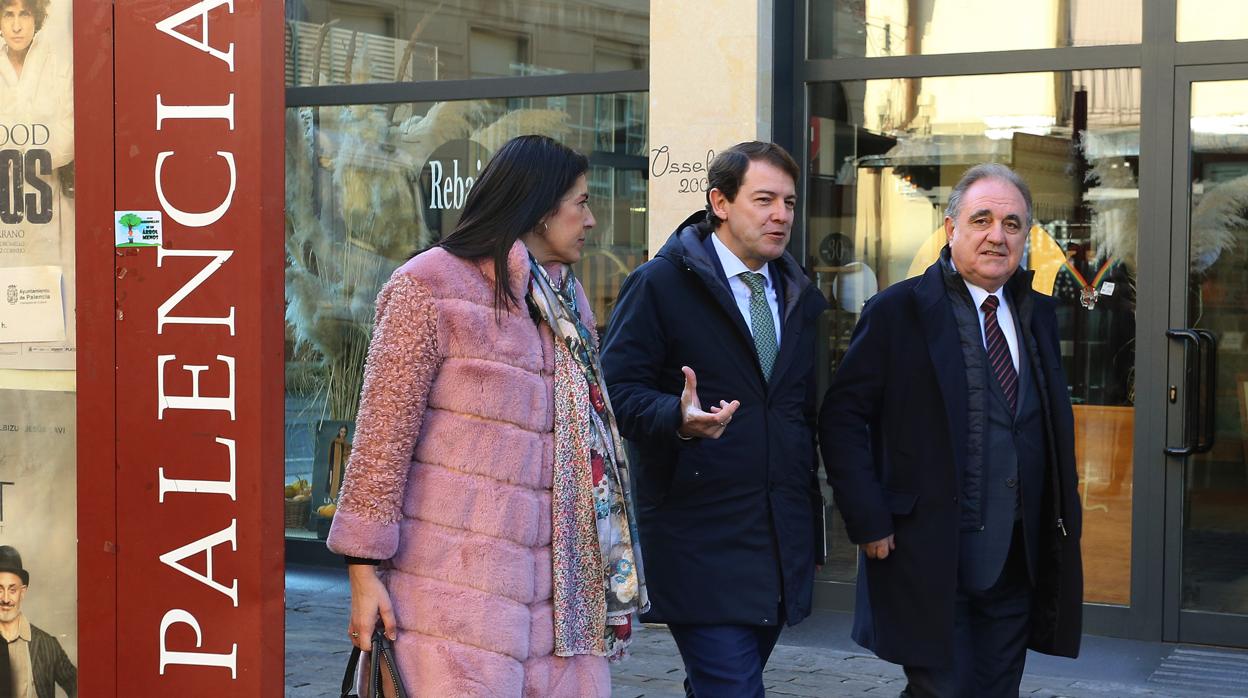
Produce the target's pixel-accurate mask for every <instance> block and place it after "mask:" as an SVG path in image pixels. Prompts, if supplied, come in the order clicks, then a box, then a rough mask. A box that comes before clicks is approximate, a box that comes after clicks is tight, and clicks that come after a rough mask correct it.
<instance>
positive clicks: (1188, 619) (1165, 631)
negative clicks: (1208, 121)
mask: <svg viewBox="0 0 1248 698" xmlns="http://www.w3.org/2000/svg"><path fill="white" fill-rule="evenodd" d="M1227 80H1248V62H1243V63H1223V64H1216V65H1193V66H1181V65H1180V66H1176V67H1175V70H1174V86H1173V95H1174V102H1173V103H1174V108H1173V112H1172V114H1173V150H1172V152H1171V154H1170V164H1171V167H1170V180H1171V181H1170V196H1169V200H1170V248H1169V250H1170V257H1169V258H1170V259H1171V260H1174V261H1175V262H1179V261H1181V262H1182V263H1171V264H1170V269H1169V272H1170V277H1169V279H1168V281H1169V287H1170V289H1171V293H1170V294H1169V299H1168V300H1169V303H1168V308H1167V310H1168V315H1169V319H1170V323H1169V327H1175V328H1180V327H1188V326H1189V322H1190V319H1189V318H1188V317H1187V313H1188V293H1187V290H1188V283H1189V267H1190V265H1189V263H1188V261H1189V255H1190V249H1191V248H1190V244H1191V229H1190V220H1191V216H1190V212H1191V201H1190V195H1191V163H1192V154H1191V126H1190V124H1191V95H1192V91H1191V86H1192V85H1193V84H1194V83H1197V82H1220V81H1227ZM1185 351H1186V349H1185V347H1184V346H1183V345H1182V344H1181V343H1179V342H1170V343H1169V346H1168V347H1167V349H1166V355H1167V371H1166V375H1168V376H1169V380H1168V386H1174V387H1175V389H1176V390H1177V393H1178V395H1179V396H1180V398H1179V399H1178V400H1177V401H1176V402H1174V403H1169V402H1168V401H1167V404H1166V407H1165V411H1166V429H1165V433H1166V437H1167V442H1168V443H1170V444H1178V443H1180V442H1181V441H1182V439H1183V430H1184V423H1183V420H1184V412H1185V410H1184V402H1185V400H1184V399H1183V397H1184V396H1186V395H1187V390H1188V389H1189V388H1192V389H1195V388H1196V386H1189V385H1187V379H1188V375H1187V371H1186V365H1185ZM1167 390H1169V388H1168V387H1167ZM1164 458H1165V468H1164V470H1165V488H1164V489H1165V507H1164V510H1165V522H1166V523H1165V535H1164V554H1163V559H1164V565H1163V583H1162V588H1163V589H1164V590H1165V593H1164V596H1163V598H1162V603H1161V606H1162V639H1164V640H1166V641H1171V642H1194V643H1200V644H1217V645H1235V646H1240V647H1244V646H1248V614H1233V613H1220V612H1213V611H1195V610H1184V609H1183V607H1182V589H1183V520H1184V518H1183V517H1184V513H1185V511H1184V509H1185V507H1184V500H1185V496H1186V478H1185V472H1186V469H1187V461H1188V457H1184V456H1164Z"/></svg>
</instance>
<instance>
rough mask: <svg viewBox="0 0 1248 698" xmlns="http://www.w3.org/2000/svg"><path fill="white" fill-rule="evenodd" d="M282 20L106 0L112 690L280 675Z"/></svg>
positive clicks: (207, 3)
mask: <svg viewBox="0 0 1248 698" xmlns="http://www.w3.org/2000/svg"><path fill="white" fill-rule="evenodd" d="M281 23H282V3H281V2H277V1H276V0H203V1H201V2H194V1H193V0H117V2H115V3H114V29H115V34H114V61H115V63H114V76H113V77H114V81H113V82H114V87H113V91H114V115H115V143H114V167H115V194H114V209H115V211H113V212H109V214H110V215H111V216H112V218H113V219H114V220H113V221H112V223H113V224H114V225H115V224H116V223H117V221H118V220H122V221H123V226H122V228H121V229H122V230H123V231H125V230H126V228H125V223H124V222H128V223H129V225H130V226H131V230H130V232H131V233H135V234H132V235H130V239H129V240H128V241H127V235H126V234H125V233H124V232H123V234H121V235H119V236H118V239H117V242H116V247H115V248H114V260H115V269H114V272H115V278H116V282H115V288H116V299H117V303H116V318H115V331H116V373H115V376H116V383H115V390H116V409H115V420H116V422H115V423H116V439H117V445H116V478H117V480H116V502H117V512H116V516H117V529H116V543H117V545H116V555H117V557H116V575H117V577H116V579H117V592H116V598H117V606H116V608H117V614H116V637H117V674H116V686H117V689H116V694H117V695H125V696H148V695H152V696H154V695H162V696H180V697H183V698H186V697H190V696H221V695H237V696H277V695H281V692H282V685H283V672H282V660H283V657H282V655H283V640H282V636H283V568H282V545H283V539H282V535H283V534H282V506H281V504H282V502H281V496H282V495H281V494H280V493H281V491H282V490H281V484H282V475H283V463H282V396H283V378H282V370H283V363H282V361H283V358H282V347H283V332H282V307H283V298H282V288H283V279H282V274H283V264H282V260H283V240H282V237H283V225H282V207H283V189H284V182H283V177H284V172H283V151H284V142H283V134H282V125H283V118H282V112H283V109H284V88H283V78H282V60H283V47H282V24H281ZM80 29H81V28H80ZM80 118H81V119H90V118H91V116H90V114H88V113H82V114H81V115H80ZM81 186H84V187H86V186H90V183H88V182H83V183H82V184H81ZM127 214H129V216H127ZM137 221H142V223H141V224H140V223H138V222H137ZM157 221H158V222H157ZM136 226H139V227H141V228H142V234H141V235H139V236H138V237H140V238H141V239H142V240H143V241H145V242H147V243H151V242H153V241H154V240H156V238H155V237H153V236H154V235H156V234H157V233H159V239H160V242H159V245H157V246H151V247H141V246H137V247H136V246H134V243H135V242H136V240H135V235H136V234H137V233H136V230H138V227H136ZM111 228H112V226H110V227H109V228H106V230H109V231H110V232H111ZM123 243H126V244H123ZM102 409H107V407H106V406H105V407H103V408H102ZM91 458H92V456H91V454H82V459H81V460H82V462H84V463H86V462H89V460H90V459H91ZM80 496H81V497H89V496H91V493H90V492H86V491H84V492H82V493H81V494H80ZM90 572H91V571H90V570H89V569H83V570H82V572H81V574H82V575H84V576H88V577H89V575H90Z"/></svg>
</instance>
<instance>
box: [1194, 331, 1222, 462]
mask: <svg viewBox="0 0 1248 698" xmlns="http://www.w3.org/2000/svg"><path fill="white" fill-rule="evenodd" d="M1195 332H1196V335H1197V336H1198V337H1200V347H1199V349H1200V354H1201V358H1200V363H1199V364H1197V367H1196V370H1197V372H1198V373H1199V371H1201V370H1202V369H1203V370H1204V372H1205V375H1204V378H1203V380H1202V381H1201V383H1200V385H1201V389H1202V390H1204V391H1205V409H1204V410H1203V411H1202V412H1201V414H1200V416H1199V419H1198V420H1197V422H1198V423H1199V424H1200V430H1199V431H1198V433H1197V436H1196V448H1195V452H1196V453H1208V452H1209V451H1211V450H1213V436H1214V431H1215V427H1216V425H1215V423H1214V419H1213V414H1214V410H1215V409H1216V404H1217V402H1216V401H1215V400H1214V391H1215V389H1216V388H1217V385H1218V383H1217V381H1218V338H1217V337H1215V336H1214V335H1213V333H1212V332H1210V331H1209V330H1195Z"/></svg>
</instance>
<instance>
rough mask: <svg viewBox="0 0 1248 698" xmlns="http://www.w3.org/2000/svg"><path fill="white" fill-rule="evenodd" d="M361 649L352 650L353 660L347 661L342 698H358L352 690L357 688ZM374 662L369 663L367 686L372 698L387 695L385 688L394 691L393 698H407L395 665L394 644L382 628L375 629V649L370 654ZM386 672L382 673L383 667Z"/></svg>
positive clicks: (380, 697)
mask: <svg viewBox="0 0 1248 698" xmlns="http://www.w3.org/2000/svg"><path fill="white" fill-rule="evenodd" d="M360 654H361V652H360V648H359V647H352V648H351V658H350V659H348V660H347V671H346V673H345V674H343V676H342V696H341V698H356V694H355V693H352V692H351V690H352V689H353V688H355V686H354V684H355V669H356V667H357V666H359V663H360ZM369 654H370V655H372V656H371V659H372V661H370V662H369V663H368V669H367V671H368V677H367V682H366V684H365V685H366V686H367V687H368V688H369V690H371V691H372V698H382V697H383V696H386V695H387V694H386V693H385V692H384V691H383V687H386V688H391V689H393V691H394V692H393V693H392V694H389V695H390V696H391V697H392V698H407V691H405V690H403V680H402V679H400V678H399V668H398V667H397V666H396V665H395V663H394V643H393V642H390V638H388V637H386V634H385V633H384V632H382V629H381V628H380V627H378V628H374V629H373V649H372V651H371V652H370V653H369ZM383 664H384V665H385V671H382V665H383Z"/></svg>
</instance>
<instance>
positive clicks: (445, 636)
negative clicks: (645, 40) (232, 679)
mask: <svg viewBox="0 0 1248 698" xmlns="http://www.w3.org/2000/svg"><path fill="white" fill-rule="evenodd" d="M587 170H588V162H587V160H586V159H585V157H584V156H582V155H580V154H578V153H576V152H574V151H572V150H570V149H568V148H567V147H565V146H563V145H561V144H559V143H557V142H555V141H554V140H551V139H549V138H545V137H542V136H521V137H519V138H515V139H513V140H511V141H509V142H508V143H506V144H505V145H504V146H503V147H502V148H501V149H500V150H499V152H498V154H497V155H495V156H494V158H493V159H492V160H491V161H490V163H489V164H488V165H487V166H486V168H485V169H484V170H483V171H482V172H481V175H480V177H479V178H478V179H477V182H476V184H475V185H474V187H473V188H472V190H471V192H470V193H469V195H468V198H467V201H466V202H465V204H464V212H463V216H462V217H461V219H460V222H459V224H458V225H457V226H456V228H455V230H454V232H452V233H451V234H450V235H449V236H447V238H446V239H445V240H443V241H442V242H441V243H440V244H439V245H438V246H436V247H434V248H432V249H430V250H429V251H427V252H424V253H422V254H419V255H417V256H415V257H413V258H412V259H411V260H410V261H408V262H407V263H406V264H404V265H403V266H402V267H400V268H399V269H398V270H397V271H395V273H394V275H393V276H392V277H391V278H390V280H389V281H388V282H387V283H386V285H385V287H383V288H382V290H381V293H380V294H379V295H378V297H377V318H376V324H375V327H374V330H373V339H372V344H371V346H370V348H369V353H368V363H367V367H366V374H365V382H364V391H363V393H362V396H361V400H360V411H359V415H358V418H357V421H356V432H355V433H356V436H355V443H354V447H353V450H352V452H351V457H350V461H349V463H348V465H347V471H346V476H345V480H344V482H343V485H342V493H341V496H340V498H339V502H338V510H337V513H336V514H335V516H334V522H333V527H332V528H331V530H330V534H329V548H330V549H331V550H333V551H335V552H338V553H341V554H343V555H345V556H347V563H348V570H349V575H350V581H351V623H350V626H349V628H348V633H349V634H350V636H351V638H352V641H353V642H354V643H355V644H356V645H357V646H359V647H360V648H362V649H364V650H368V649H369V646H370V641H369V640H370V636H371V634H372V631H373V628H374V626H375V624H376V622H377V618H378V617H379V616H380V618H381V621H382V623H383V625H384V630H385V633H386V635H387V636H388V637H390V638H391V639H393V640H395V655H396V657H397V663H398V668H399V673H400V676H401V678H402V680H403V682H404V685H405V686H406V688H407V691H408V693H409V695H413V696H439V697H441V696H543V697H546V696H567V697H569V698H573V697H575V698H585V697H592V696H607V695H610V692H611V680H610V678H611V677H610V673H609V671H608V668H607V660H608V659H612V658H618V657H620V656H622V655H623V653H624V650H625V647H626V646H627V643H628V637H629V629H630V627H631V626H630V620H631V616H632V614H633V613H636V612H641V611H644V610H645V609H646V607H647V606H648V604H649V602H648V600H647V598H646V591H645V582H644V575H643V573H642V560H641V556H640V553H639V551H638V549H637V536H636V530H635V528H634V525H633V517H632V501H631V494H630V492H629V490H628V485H629V477H628V466H627V462H626V460H625V456H624V451H623V448H622V444H621V440H620V437H619V433H618V430H617V429H616V426H615V417H614V415H613V414H612V412H611V408H610V404H609V402H608V400H607V395H606V389H605V384H604V381H603V379H602V370H601V367H600V366H599V364H598V347H597V336H596V335H595V334H594V332H593V330H592V328H593V326H594V322H593V317H592V315H591V314H590V310H589V307H588V304H587V302H586V300H585V294H584V291H583V290H582V289H581V286H580V283H579V282H577V281H576V279H575V277H573V275H572V269H571V266H570V265H571V264H573V263H574V262H576V261H578V260H579V259H580V257H581V251H582V249H583V247H584V245H585V237H586V234H587V233H588V231H589V230H590V229H591V228H592V227H593V226H594V216H593V214H592V213H590V210H589V205H588V199H589V194H588V190H587V186H586V177H585V173H586V171H587Z"/></svg>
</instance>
